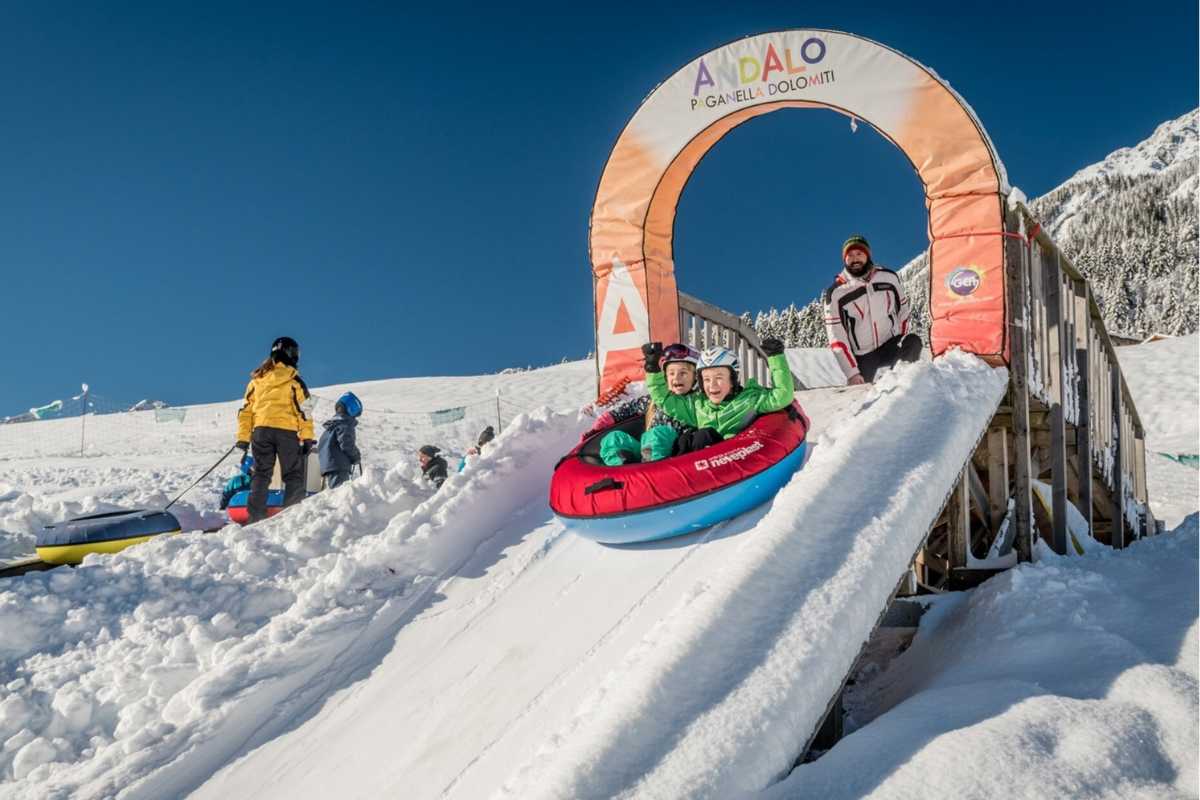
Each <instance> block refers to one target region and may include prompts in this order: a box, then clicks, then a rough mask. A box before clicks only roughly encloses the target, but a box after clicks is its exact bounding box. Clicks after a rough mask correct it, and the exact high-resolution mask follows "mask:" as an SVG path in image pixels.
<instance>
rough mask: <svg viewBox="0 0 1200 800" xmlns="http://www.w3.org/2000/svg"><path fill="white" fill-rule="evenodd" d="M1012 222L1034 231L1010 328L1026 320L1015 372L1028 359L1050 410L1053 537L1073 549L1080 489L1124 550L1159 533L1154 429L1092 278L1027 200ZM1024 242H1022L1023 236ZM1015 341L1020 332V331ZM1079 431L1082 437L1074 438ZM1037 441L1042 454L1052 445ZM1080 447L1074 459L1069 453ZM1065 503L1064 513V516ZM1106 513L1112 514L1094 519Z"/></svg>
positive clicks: (1032, 383)
mask: <svg viewBox="0 0 1200 800" xmlns="http://www.w3.org/2000/svg"><path fill="white" fill-rule="evenodd" d="M1009 227H1010V229H1011V231H1012V232H1013V233H1016V234H1018V235H1020V236H1022V237H1024V240H1025V241H1024V246H1023V247H1022V248H1021V250H1022V253H1021V259H1020V265H1021V269H1020V272H1019V274H1018V275H1015V276H1013V277H1014V278H1017V279H1018V280H1021V281H1022V282H1023V283H1024V287H1023V288H1022V290H1021V291H1020V293H1019V294H1018V295H1016V296H1018V297H1024V298H1026V302H1024V303H1022V304H1021V305H1020V307H1017V304H1016V303H1013V304H1011V305H1012V306H1013V308H1012V309H1010V325H1011V326H1013V327H1014V328H1015V327H1016V326H1017V324H1018V323H1021V324H1023V325H1024V333H1025V336H1024V337H1023V341H1024V343H1025V351H1026V357H1025V358H1023V359H1021V358H1018V353H1017V351H1016V349H1015V348H1014V350H1013V358H1012V360H1013V366H1014V372H1016V371H1017V369H1019V368H1020V367H1022V366H1025V365H1027V375H1026V381H1027V386H1028V396H1029V398H1030V400H1031V404H1032V408H1033V409H1034V410H1039V409H1043V408H1044V409H1046V410H1048V411H1049V419H1048V424H1049V428H1050V430H1049V433H1050V441H1049V447H1048V452H1046V457H1047V458H1048V460H1049V462H1050V467H1051V474H1052V480H1053V492H1054V515H1053V517H1054V519H1053V538H1052V544H1053V546H1054V548H1055V550H1057V551H1059V552H1063V551H1064V550H1065V548H1066V524H1067V523H1066V506H1065V503H1066V501H1067V499H1068V496H1070V499H1071V500H1073V501H1074V503H1075V505H1076V506H1077V508H1078V510H1079V511H1080V512H1081V513H1082V514H1083V515H1084V516H1085V518H1086V520H1087V522H1088V525H1089V527H1090V528H1091V529H1092V530H1093V531H1098V532H1099V533H1100V535H1101V537H1102V538H1104V539H1108V540H1110V543H1111V544H1112V545H1113V546H1114V547H1124V546H1125V544H1126V542H1127V541H1128V540H1129V538H1131V537H1132V538H1137V537H1139V536H1143V535H1147V534H1150V533H1153V532H1154V518H1153V515H1152V514H1151V512H1150V508H1149V503H1148V495H1147V490H1146V436H1145V429H1144V428H1143V427H1142V422H1141V419H1140V418H1139V417H1138V413H1137V408H1136V406H1135V405H1134V402H1133V396H1132V395H1131V394H1130V391H1129V386H1128V385H1127V384H1126V382H1125V376H1124V375H1123V374H1122V372H1121V365H1120V363H1119V362H1118V360H1117V355H1116V348H1115V346H1114V345H1113V342H1112V340H1111V339H1110V338H1109V335H1108V331H1107V329H1106V328H1105V325H1104V320H1103V318H1102V317H1101V315H1100V309H1099V307H1098V306H1097V305H1096V301H1095V298H1093V297H1092V291H1091V287H1090V286H1088V282H1087V280H1086V279H1085V278H1084V277H1083V275H1082V274H1081V273H1080V272H1079V270H1078V269H1076V267H1075V265H1074V264H1072V263H1071V260H1070V259H1069V258H1067V256H1066V255H1064V254H1063V252H1062V251H1061V250H1060V249H1059V248H1058V246H1057V245H1055V244H1054V242H1053V241H1052V240H1051V239H1050V237H1049V236H1048V235H1047V234H1046V232H1045V231H1043V230H1041V228H1040V226H1039V225H1038V224H1037V221H1036V220H1035V219H1034V218H1033V215H1032V214H1031V213H1030V212H1029V209H1027V208H1026V207H1025V206H1024V205H1019V204H1018V206H1017V207H1016V208H1015V209H1014V210H1013V211H1012V212H1011V214H1010V220H1009ZM1014 241H1015V242H1016V243H1018V244H1022V240H1021V239H1014ZM1014 344H1015V337H1014ZM1072 434H1073V435H1072ZM1034 439H1035V441H1034V442H1033V443H1032V444H1033V446H1034V448H1035V451H1036V450H1037V449H1041V450H1046V445H1045V443H1044V442H1041V441H1037V440H1036V439H1037V437H1034ZM1072 446H1073V449H1074V451H1075V452H1074V457H1073V463H1072V464H1070V465H1068V464H1067V455H1066V450H1067V448H1068V447H1072ZM1060 510H1061V512H1062V513H1060ZM1094 510H1097V511H1100V512H1101V514H1102V515H1103V516H1104V517H1106V518H1107V521H1104V522H1099V521H1096V520H1095V519H1094V513H1093V511H1094Z"/></svg>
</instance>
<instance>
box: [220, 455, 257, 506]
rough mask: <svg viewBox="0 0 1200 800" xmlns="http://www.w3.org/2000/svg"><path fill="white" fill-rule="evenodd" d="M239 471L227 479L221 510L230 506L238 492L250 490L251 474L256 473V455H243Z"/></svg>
mask: <svg viewBox="0 0 1200 800" xmlns="http://www.w3.org/2000/svg"><path fill="white" fill-rule="evenodd" d="M238 469H239V472H238V474H237V475H234V476H233V477H232V478H230V479H229V480H227V481H225V488H224V490H222V492H221V510H222V511H224V510H225V509H227V508H229V501H230V500H232V499H233V496H234V495H235V494H237V493H238V492H244V491H249V490H250V476H251V475H252V474H253V473H254V456H252V455H244V456H242V463H241V465H240V466H239V467H238Z"/></svg>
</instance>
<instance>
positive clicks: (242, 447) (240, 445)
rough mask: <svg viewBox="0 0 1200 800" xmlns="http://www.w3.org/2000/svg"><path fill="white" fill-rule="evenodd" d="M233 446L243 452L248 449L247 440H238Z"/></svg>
mask: <svg viewBox="0 0 1200 800" xmlns="http://www.w3.org/2000/svg"><path fill="white" fill-rule="evenodd" d="M234 447H236V448H237V449H238V450H241V451H242V452H243V453H244V452H246V451H247V450H249V449H250V443H249V442H238V443H237V444H235V445H234Z"/></svg>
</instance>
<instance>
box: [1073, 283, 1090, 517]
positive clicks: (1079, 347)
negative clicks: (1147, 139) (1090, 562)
mask: <svg viewBox="0 0 1200 800" xmlns="http://www.w3.org/2000/svg"><path fill="white" fill-rule="evenodd" d="M1074 284H1075V313H1076V317H1077V319H1076V329H1075V366H1076V369H1078V370H1079V419H1078V420H1076V422H1075V472H1076V474H1077V475H1079V476H1081V478H1082V476H1085V475H1086V476H1090V475H1091V474H1092V423H1091V416H1092V392H1091V386H1090V385H1089V383H1090V380H1091V370H1090V369H1089V367H1090V362H1091V357H1090V353H1089V352H1088V345H1089V343H1090V342H1091V339H1092V325H1091V319H1092V317H1091V314H1090V313H1089V309H1088V285H1087V282H1086V281H1082V280H1079V281H1075V282H1074ZM1076 486H1077V488H1076V495H1075V500H1076V503H1075V505H1076V506H1077V507H1078V508H1079V513H1081V514H1083V518H1084V520H1086V521H1087V526H1088V530H1091V528H1092V482H1091V481H1090V480H1084V479H1080V480H1078V481H1077V482H1076Z"/></svg>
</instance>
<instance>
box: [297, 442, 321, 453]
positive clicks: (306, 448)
mask: <svg viewBox="0 0 1200 800" xmlns="http://www.w3.org/2000/svg"><path fill="white" fill-rule="evenodd" d="M316 446H317V442H316V440H315V439H305V440H304V441H303V442H301V443H300V454H301V455H305V456H306V455H308V454H309V453H311V452H312V451H313V448H314V447H316Z"/></svg>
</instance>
